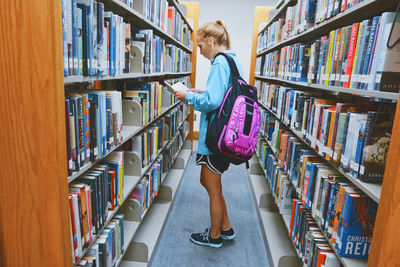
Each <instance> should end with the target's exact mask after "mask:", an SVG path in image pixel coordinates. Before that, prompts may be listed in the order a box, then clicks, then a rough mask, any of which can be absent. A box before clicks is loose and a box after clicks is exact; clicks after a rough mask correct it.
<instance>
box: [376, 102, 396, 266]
mask: <svg viewBox="0 0 400 267" xmlns="http://www.w3.org/2000/svg"><path fill="white" fill-rule="evenodd" d="M399 155H400V102H399V101H398V102H397V107H396V115H395V119H394V125H393V130H392V138H391V139H390V148H389V154H388V157H387V161H386V168H385V176H384V179H383V184H382V193H381V198H380V200H379V207H378V214H377V217H376V221H375V228H374V234H373V238H372V244H371V249H370V255H369V257H368V266H370V267H375V266H399V265H400V258H399V257H398V255H400V239H399V236H400V227H399V222H400V194H399V190H400V168H399V160H398V159H399Z"/></svg>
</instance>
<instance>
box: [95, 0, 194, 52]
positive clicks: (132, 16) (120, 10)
mask: <svg viewBox="0 0 400 267" xmlns="http://www.w3.org/2000/svg"><path fill="white" fill-rule="evenodd" d="M100 2H102V3H104V8H105V10H112V11H113V12H116V14H118V15H120V16H122V17H123V18H124V19H126V20H127V21H128V22H131V23H133V25H137V26H138V27H140V28H148V29H153V30H154V34H156V35H158V36H160V37H161V38H163V39H165V40H166V41H167V42H169V43H171V44H174V45H176V46H178V47H180V48H182V49H184V50H186V51H187V52H189V53H191V52H192V48H190V47H187V46H186V45H184V44H183V43H181V42H180V41H178V40H176V39H175V38H174V37H173V36H171V35H169V34H168V33H166V32H164V31H163V30H162V29H161V28H160V27H158V26H157V25H155V24H154V23H153V22H152V21H150V20H148V19H147V18H145V17H144V16H143V15H142V14H140V13H139V12H138V11H136V10H135V9H134V8H130V7H129V6H127V5H126V4H124V3H123V2H122V1H119V0H100ZM138 2H140V1H138ZM173 2H175V1H174V0H171V1H169V3H173ZM173 5H174V4H173ZM174 6H175V5H174ZM179 12H180V13H181V11H180V10H179ZM184 21H185V23H186V24H187V25H189V24H188V23H187V21H186V20H184ZM189 29H190V30H191V31H193V29H192V28H191V27H190V25H189Z"/></svg>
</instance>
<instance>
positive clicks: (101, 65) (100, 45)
mask: <svg viewBox="0 0 400 267" xmlns="http://www.w3.org/2000/svg"><path fill="white" fill-rule="evenodd" d="M96 32H97V47H96V49H97V74H98V75H105V74H106V68H105V64H106V62H105V61H106V60H107V39H106V38H105V37H106V36H104V33H105V31H104V4H103V3H100V2H97V29H96Z"/></svg>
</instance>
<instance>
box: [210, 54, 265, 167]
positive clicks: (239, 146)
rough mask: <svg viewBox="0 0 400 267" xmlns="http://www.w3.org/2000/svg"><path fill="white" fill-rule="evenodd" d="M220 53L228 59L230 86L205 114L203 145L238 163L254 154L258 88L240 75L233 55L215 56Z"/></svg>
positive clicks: (256, 131) (257, 120) (258, 118)
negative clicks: (217, 103)
mask: <svg viewBox="0 0 400 267" xmlns="http://www.w3.org/2000/svg"><path fill="white" fill-rule="evenodd" d="M219 55H222V56H224V57H225V58H226V59H227V60H228V63H229V67H230V69H231V84H232V86H231V87H230V88H229V89H228V91H227V92H226V94H225V97H224V100H223V102H222V104H221V106H220V107H219V108H218V109H216V110H214V111H211V112H209V113H208V114H207V120H208V128H207V136H206V145H207V147H208V149H209V150H210V151H211V152H212V153H214V154H215V155H217V156H219V157H222V158H224V159H226V160H228V161H229V162H231V163H233V164H236V165H239V164H241V163H244V162H247V161H248V160H249V159H250V158H251V157H252V156H253V154H254V151H255V149H256V145H257V139H258V132H259V130H260V123H261V115H260V110H259V108H258V104H257V89H256V88H255V87H253V86H250V85H248V84H247V83H246V82H245V81H244V80H243V79H242V78H241V77H240V74H239V71H238V69H237V67H236V64H235V61H234V60H233V58H232V57H230V56H228V55H226V54H224V53H218V54H217V55H216V57H217V56H219ZM212 114H215V116H214V117H213V118H211V116H212ZM210 119H211V120H210Z"/></svg>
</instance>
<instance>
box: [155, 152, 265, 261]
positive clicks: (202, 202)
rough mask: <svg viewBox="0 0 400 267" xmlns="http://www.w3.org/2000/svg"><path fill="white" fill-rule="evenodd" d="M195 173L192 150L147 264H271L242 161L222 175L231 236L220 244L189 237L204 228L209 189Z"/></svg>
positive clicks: (206, 224)
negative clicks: (212, 245)
mask: <svg viewBox="0 0 400 267" xmlns="http://www.w3.org/2000/svg"><path fill="white" fill-rule="evenodd" d="M199 177H200V167H199V166H196V165H195V156H191V158H190V160H189V161H188V164H187V166H186V169H185V172H184V175H183V177H182V179H183V180H182V181H181V185H180V187H179V190H178V192H177V195H176V199H175V203H174V206H173V208H172V210H171V211H170V212H171V213H170V215H169V218H168V220H167V222H166V225H165V227H164V231H163V233H162V235H161V237H160V240H159V243H158V246H157V249H156V251H155V252H154V254H153V257H152V259H151V262H150V264H149V266H157V267H158V266H160V267H161V266H162V267H165V266H174V267H178V266H229V267H233V266H269V263H268V259H267V254H266V248H265V244H264V240H263V237H262V233H261V228H260V224H259V219H258V216H257V213H256V207H255V206H254V201H253V196H252V192H251V188H250V185H249V181H248V178H247V172H246V167H245V165H244V164H242V165H240V166H236V165H232V164H231V166H230V167H229V169H228V171H226V172H225V173H224V174H223V175H222V184H223V193H224V196H225V201H226V205H227V208H228V215H229V218H230V221H231V224H232V226H233V228H234V230H235V232H236V238H235V240H234V241H223V246H222V247H221V248H218V249H215V248H209V247H203V246H198V245H195V244H194V243H192V242H191V241H190V240H189V237H190V234H191V233H193V232H202V231H203V230H204V229H205V228H206V227H209V225H210V217H209V200H208V195H207V192H206V191H205V189H204V188H203V187H202V186H201V184H200V181H199Z"/></svg>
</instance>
